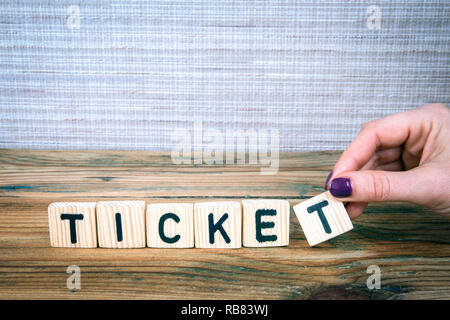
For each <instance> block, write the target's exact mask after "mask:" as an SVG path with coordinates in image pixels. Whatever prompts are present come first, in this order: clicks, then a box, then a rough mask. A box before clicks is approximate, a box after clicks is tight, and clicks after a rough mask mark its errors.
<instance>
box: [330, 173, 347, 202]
mask: <svg viewBox="0 0 450 320" xmlns="http://www.w3.org/2000/svg"><path fill="white" fill-rule="evenodd" d="M330 192H331V194H332V195H333V196H335V197H338V198H344V197H350V196H351V195H352V182H351V181H350V179H349V178H336V179H333V180H331V183H330Z"/></svg>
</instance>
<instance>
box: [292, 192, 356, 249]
mask: <svg viewBox="0 0 450 320" xmlns="http://www.w3.org/2000/svg"><path fill="white" fill-rule="evenodd" d="M294 211H295V214H296V216H297V219H298V221H299V222H300V225H301V226H302V229H303V232H304V233H305V236H306V240H308V243H309V245H310V246H315V245H316V244H319V243H321V242H324V241H326V240H328V239H331V238H334V237H336V236H338V235H340V234H342V233H345V232H347V231H350V230H352V229H353V224H352V222H351V220H350V217H349V216H348V214H347V211H346V210H345V207H344V204H343V203H342V202H341V201H339V200H337V199H336V198H335V197H333V196H332V195H331V193H330V192H329V191H327V192H324V193H321V194H319V195H318V196H316V197H314V198H311V199H308V200H306V201H303V202H302V203H299V204H297V205H296V206H294Z"/></svg>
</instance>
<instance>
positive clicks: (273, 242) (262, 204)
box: [242, 199, 290, 247]
mask: <svg viewBox="0 0 450 320" xmlns="http://www.w3.org/2000/svg"><path fill="white" fill-rule="evenodd" d="M242 207H243V208H242V209H243V228H242V229H243V245H244V247H279V246H287V245H288V244H289V215H290V214H289V213H290V212H289V210H290V206H289V202H288V201H286V200H270V199H261V200H259V199H255V200H242Z"/></svg>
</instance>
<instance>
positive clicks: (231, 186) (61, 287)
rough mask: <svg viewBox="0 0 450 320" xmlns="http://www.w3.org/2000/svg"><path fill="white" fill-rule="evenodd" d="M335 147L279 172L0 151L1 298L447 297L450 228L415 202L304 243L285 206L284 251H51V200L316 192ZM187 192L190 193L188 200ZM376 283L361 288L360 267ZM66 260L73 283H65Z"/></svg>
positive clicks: (155, 158)
mask: <svg viewBox="0 0 450 320" xmlns="http://www.w3.org/2000/svg"><path fill="white" fill-rule="evenodd" d="M339 155H340V153H339V152H316V153H288V154H280V170H279V172H278V174H277V175H274V176H261V175H260V172H259V168H255V167H248V166H237V165H231V166H204V165H202V166H197V167H192V166H174V165H172V164H171V161H170V155H169V154H167V153H148V152H119V151H115V152H114V151H102V152H95V151H90V152H68V151H67V152H62V151H52V152H48V151H18V150H0V212H1V214H0V298H1V299H31V298H32V299H94V298H106V299H186V298H198V299H203V298H204V299H244V298H247V299H323V298H336V299H348V298H352V299H448V298H449V297H450V258H449V257H450V223H449V221H447V220H445V219H443V218H441V217H439V216H437V215H435V214H433V213H432V212H430V211H429V210H427V209H424V208H422V207H418V206H415V205H411V204H400V203H390V204H382V203H377V204H370V205H369V207H368V209H367V210H366V212H365V213H364V214H363V215H362V216H361V217H359V218H358V219H357V220H355V221H353V224H354V229H353V230H352V231H350V232H347V233H345V234H343V235H341V236H339V237H336V238H333V239H331V240H329V241H327V242H325V243H322V244H320V245H318V246H315V247H313V248H311V247H310V246H309V245H308V243H307V241H306V239H305V236H304V233H303V231H302V229H301V228H300V226H299V223H298V221H297V219H296V217H295V216H294V213H293V212H292V211H291V215H290V243H289V246H287V247H274V248H240V249H237V250H235V249H233V250H231V249H215V250H210V249H196V248H194V249H151V248H142V249H121V250H116V249H103V248H97V249H76V250H74V249H70V248H69V249H65V248H51V247H50V241H49V229H48V218H47V207H48V205H49V204H50V203H51V202H55V201H71V202H72V201H107V200H118V199H124V198H127V199H130V200H131V199H139V200H146V201H147V202H149V203H167V202H194V201H198V200H199V199H203V200H202V201H238V200H240V199H244V198H245V199H261V198H271V199H273V198H275V199H287V200H288V201H289V203H290V205H291V207H292V206H294V205H296V204H298V203H300V202H301V201H302V200H304V199H309V198H311V197H312V196H315V195H318V194H320V193H322V192H323V184H324V182H325V179H326V176H327V175H328V172H329V170H330V169H331V167H332V165H333V164H334V163H335V162H336V160H337V159H338V157H339ZM187 199H188V200H187ZM373 264H375V265H378V266H379V267H380V269H381V289H380V290H374V291H370V290H368V289H367V287H366V281H367V277H368V276H369V275H368V274H367V273H366V270H367V267H368V266H370V265H373ZM69 265H78V266H79V267H80V269H81V290H79V291H71V290H68V289H67V287H66V280H67V277H68V276H69V275H68V274H67V273H66V269H67V267H68V266H69Z"/></svg>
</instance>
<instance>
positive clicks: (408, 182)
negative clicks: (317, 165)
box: [329, 169, 433, 204]
mask: <svg viewBox="0 0 450 320" xmlns="http://www.w3.org/2000/svg"><path fill="white" fill-rule="evenodd" d="M427 180H430V179H427V178H426V172H423V170H420V169H413V170H409V171H401V172H394V171H379V170H362V171H352V172H342V173H340V174H339V176H337V177H335V178H334V179H333V180H332V181H331V183H330V188H329V190H330V193H331V194H332V195H333V196H335V197H337V198H339V199H340V200H342V201H357V202H372V201H407V202H414V203H418V204H421V203H424V202H426V199H422V198H424V197H427V194H429V192H430V188H431V189H432V187H433V186H432V181H427Z"/></svg>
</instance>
